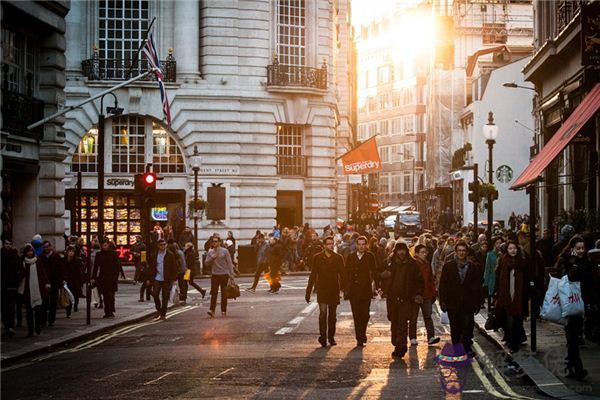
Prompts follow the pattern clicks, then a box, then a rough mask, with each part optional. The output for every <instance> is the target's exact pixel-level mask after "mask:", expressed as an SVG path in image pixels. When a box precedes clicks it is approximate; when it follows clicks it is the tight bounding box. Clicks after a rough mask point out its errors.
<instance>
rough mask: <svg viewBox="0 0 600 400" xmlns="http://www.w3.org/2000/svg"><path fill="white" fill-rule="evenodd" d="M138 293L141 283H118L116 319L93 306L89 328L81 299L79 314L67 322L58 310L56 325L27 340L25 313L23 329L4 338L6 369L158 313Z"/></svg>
mask: <svg viewBox="0 0 600 400" xmlns="http://www.w3.org/2000/svg"><path fill="white" fill-rule="evenodd" d="M126 274H127V271H126ZM139 290H140V285H139V284H138V285H133V284H131V283H119V291H118V292H117V293H116V299H115V305H116V312H115V318H112V319H103V318H102V316H103V315H104V311H103V310H102V309H100V308H94V305H93V304H92V308H91V309H92V312H91V324H90V325H86V323H85V322H86V300H85V298H81V299H79V312H73V313H71V318H70V319H67V317H66V312H65V310H64V309H59V310H56V321H55V323H54V326H53V327H45V328H42V333H41V334H40V335H34V336H33V337H30V338H28V337H27V320H26V319H25V311H24V310H23V327H21V328H16V329H15V330H16V334H15V336H14V337H13V338H11V339H9V338H7V337H4V336H3V337H2V351H1V354H0V359H1V361H2V364H3V366H4V364H5V363H6V362H12V361H15V360H17V359H20V358H23V357H26V356H30V355H33V354H36V353H40V352H44V351H48V350H50V349H52V348H55V347H57V346H60V345H64V344H66V343H69V342H72V341H74V340H81V339H83V338H85V337H86V336H90V335H94V334H98V333H100V332H103V331H106V330H109V329H111V328H115V327H118V326H121V325H126V324H130V323H134V322H137V321H139V320H142V319H145V318H147V317H150V316H152V315H153V314H154V313H155V312H156V309H155V308H154V301H153V300H152V298H151V299H150V301H145V302H143V303H140V302H138V299H139Z"/></svg>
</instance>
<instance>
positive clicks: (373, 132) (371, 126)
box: [369, 122, 377, 137]
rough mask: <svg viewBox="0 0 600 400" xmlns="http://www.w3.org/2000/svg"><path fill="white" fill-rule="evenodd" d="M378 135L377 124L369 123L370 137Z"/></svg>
mask: <svg viewBox="0 0 600 400" xmlns="http://www.w3.org/2000/svg"><path fill="white" fill-rule="evenodd" d="M375 135H377V122H370V123H369V137H372V136H375Z"/></svg>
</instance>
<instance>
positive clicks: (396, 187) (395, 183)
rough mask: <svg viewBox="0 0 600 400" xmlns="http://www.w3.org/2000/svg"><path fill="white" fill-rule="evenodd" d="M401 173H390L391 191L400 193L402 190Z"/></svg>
mask: <svg viewBox="0 0 600 400" xmlns="http://www.w3.org/2000/svg"><path fill="white" fill-rule="evenodd" d="M401 184H402V175H400V174H392V190H391V192H392V193H400V192H401V191H402V188H401V186H400V185H401Z"/></svg>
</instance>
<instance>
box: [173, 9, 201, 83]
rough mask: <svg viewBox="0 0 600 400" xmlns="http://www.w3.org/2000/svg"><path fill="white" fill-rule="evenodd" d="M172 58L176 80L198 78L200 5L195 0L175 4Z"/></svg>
mask: <svg viewBox="0 0 600 400" xmlns="http://www.w3.org/2000/svg"><path fill="white" fill-rule="evenodd" d="M173 21H174V33H175V34H174V37H175V43H173V45H174V46H173V47H174V49H175V51H174V54H173V55H174V57H175V60H176V61H177V77H178V78H180V77H181V78H198V77H199V76H200V69H199V52H200V4H199V2H198V1H197V0H178V1H176V2H175V15H174V18H173Z"/></svg>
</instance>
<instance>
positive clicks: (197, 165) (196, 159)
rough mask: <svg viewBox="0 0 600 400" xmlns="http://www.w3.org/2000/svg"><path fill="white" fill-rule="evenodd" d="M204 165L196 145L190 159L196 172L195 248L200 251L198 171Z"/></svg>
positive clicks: (191, 165)
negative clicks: (197, 207)
mask: <svg viewBox="0 0 600 400" xmlns="http://www.w3.org/2000/svg"><path fill="white" fill-rule="evenodd" d="M201 164H202V157H200V155H199V154H198V146H196V145H194V154H193V155H192V157H191V159H190V167H191V168H192V171H194V248H195V249H196V251H198V210H197V209H196V206H197V203H198V171H200V165H201Z"/></svg>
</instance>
